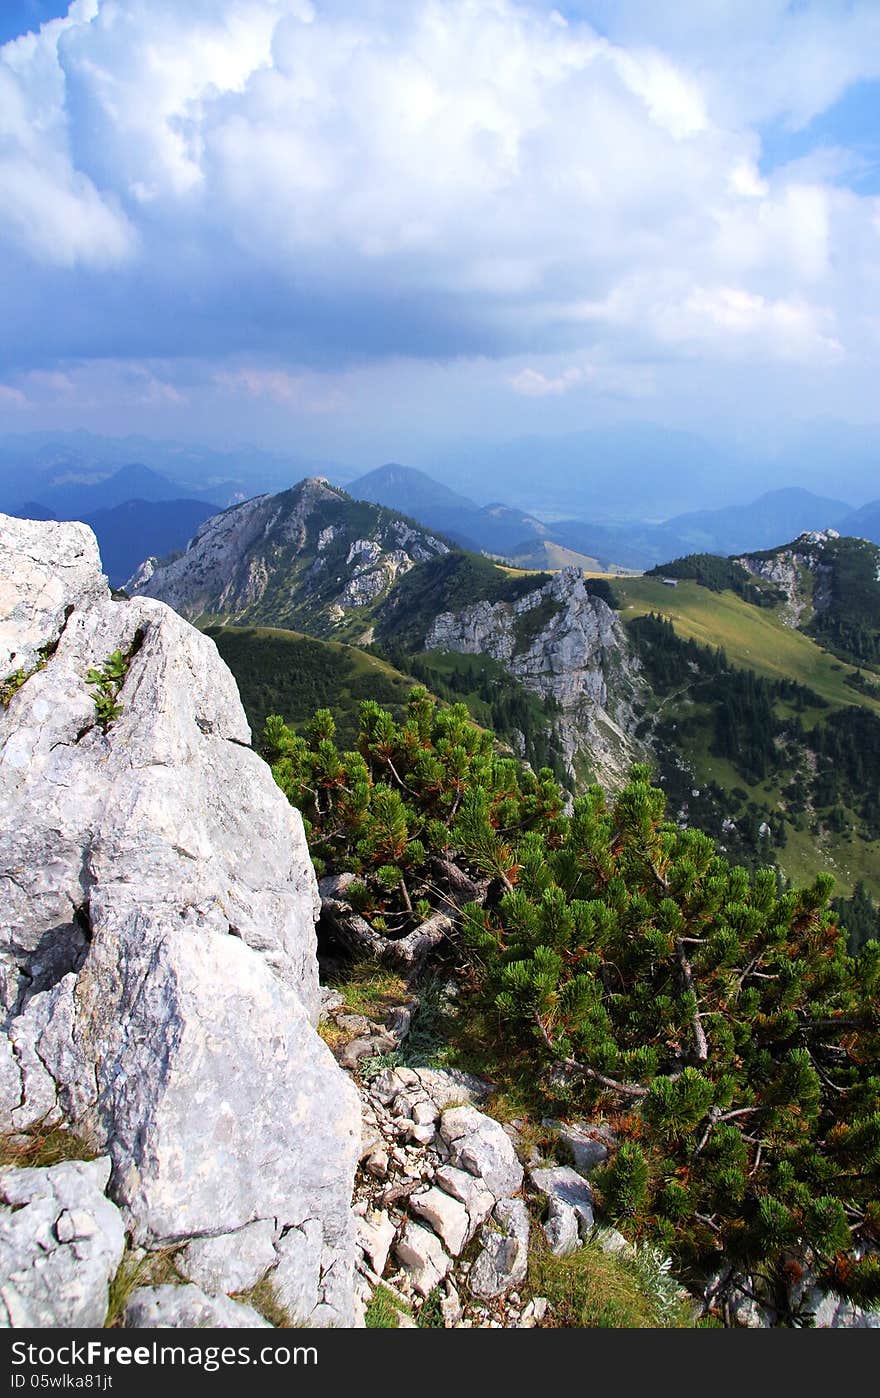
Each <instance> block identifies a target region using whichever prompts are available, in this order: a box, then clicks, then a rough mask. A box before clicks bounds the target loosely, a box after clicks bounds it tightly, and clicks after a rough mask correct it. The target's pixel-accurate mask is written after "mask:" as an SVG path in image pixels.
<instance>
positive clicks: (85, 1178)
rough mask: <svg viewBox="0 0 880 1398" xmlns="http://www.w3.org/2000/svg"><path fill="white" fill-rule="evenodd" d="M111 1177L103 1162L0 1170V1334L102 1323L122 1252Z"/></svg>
mask: <svg viewBox="0 0 880 1398" xmlns="http://www.w3.org/2000/svg"><path fill="white" fill-rule="evenodd" d="M109 1174H110V1161H109V1160H108V1159H106V1158H105V1159H101V1160H94V1161H91V1162H88V1163H87V1162H85V1161H65V1162H64V1163H62V1164H60V1165H53V1166H51V1167H50V1168H48V1169H34V1170H30V1169H26V1170H19V1169H12V1168H9V1169H5V1170H2V1171H0V1327H2V1328H9V1327H12V1328H15V1329H20V1328H23V1327H31V1326H34V1327H46V1326H48V1327H64V1328H73V1329H76V1328H80V1327H84V1328H93V1327H98V1326H102V1325H103V1324H104V1320H105V1317H106V1314H107V1295H108V1286H109V1283H110V1281H111V1279H112V1278H113V1276H114V1275H115V1273H116V1270H117V1268H118V1266H119V1263H120V1261H121V1260H122V1254H123V1250H124V1248H125V1230H124V1227H123V1222H122V1217H121V1215H120V1213H119V1210H118V1209H117V1208H116V1206H115V1205H114V1204H112V1203H111V1202H110V1200H109V1199H107V1198H106V1197H105V1195H104V1187H105V1185H106V1183H107V1179H108V1176H109Z"/></svg>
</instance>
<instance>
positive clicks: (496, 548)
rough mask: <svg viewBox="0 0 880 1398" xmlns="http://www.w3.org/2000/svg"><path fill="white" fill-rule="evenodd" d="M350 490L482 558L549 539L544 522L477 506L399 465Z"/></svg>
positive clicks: (379, 471) (358, 481) (500, 508)
mask: <svg viewBox="0 0 880 1398" xmlns="http://www.w3.org/2000/svg"><path fill="white" fill-rule="evenodd" d="M346 489H347V490H348V493H349V494H350V495H353V496H354V497H355V499H356V500H369V501H371V502H372V503H373V504H375V505H385V506H387V507H388V508H389V509H392V510H397V511H399V513H400V514H404V515H409V516H410V517H411V518H412V519H417V520H418V521H419V523H420V524H427V525H429V526H430V527H431V528H432V529H439V530H441V531H442V533H444V534H447V535H448V536H449V537H450V538H451V539H454V540H455V542H456V543H457V544H460V545H461V546H462V548H467V549H473V550H474V551H475V552H477V553H480V552H483V553H500V554H508V553H509V552H510V551H511V549H513V548H515V547H516V545H517V544H519V543H521V542H522V540H524V539H527V538H544V537H546V536H547V534H548V530H547V529H546V527H545V526H544V525H543V524H542V523H541V521H540V520H538V519H535V518H534V516H533V515H529V514H526V513H525V512H524V511H523V510H515V509H512V508H511V507H510V506H509V505H502V504H492V505H483V506H480V505H477V504H475V503H474V501H473V500H469V499H468V498H467V497H466V496H464V495H458V494H456V492H455V491H454V490H450V489H449V487H448V486H445V485H441V484H440V482H439V481H435V480H433V479H432V477H431V476H428V475H426V474H425V473H424V471H415V470H413V469H412V467H409V466H400V465H398V463H397V462H390V463H389V464H388V465H387V466H380V467H378V469H377V470H375V471H370V472H369V473H368V474H367V475H366V476H359V477H358V478H357V479H356V480H354V481H352V482H351V484H350V485H348V486H347V487H346Z"/></svg>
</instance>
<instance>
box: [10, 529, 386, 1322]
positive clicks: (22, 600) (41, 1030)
mask: <svg viewBox="0 0 880 1398" xmlns="http://www.w3.org/2000/svg"><path fill="white" fill-rule="evenodd" d="M0 613H2V620H0V665H2V670H0V678H6V677H10V676H11V677H12V679H11V681H9V680H7V684H6V686H5V688H4V692H3V699H4V705H3V707H2V708H0V809H2V810H3V812H4V819H3V824H2V829H0V892H2V897H0V1006H2V1013H3V1015H4V1017H5V1032H3V1033H0V1131H3V1132H10V1131H14V1132H21V1131H25V1130H27V1129H28V1128H32V1127H34V1126H36V1125H37V1124H38V1123H40V1124H42V1125H52V1124H60V1125H64V1126H67V1127H70V1128H72V1129H73V1130H75V1131H76V1132H77V1133H78V1134H81V1135H83V1136H84V1137H87V1138H88V1139H90V1140H91V1141H93V1142H95V1143H96V1145H97V1147H98V1148H99V1150H101V1151H103V1152H105V1153H106V1154H107V1155H108V1156H109V1158H110V1161H111V1162H112V1170H111V1174H110V1182H109V1185H108V1194H109V1196H110V1198H111V1199H112V1200H113V1201H114V1202H115V1204H116V1205H117V1206H118V1208H119V1209H120V1210H121V1213H122V1217H123V1220H124V1223H125V1226H126V1229H127V1231H128V1233H129V1236H130V1237H131V1238H132V1240H133V1241H134V1242H135V1243H136V1244H138V1245H141V1246H144V1247H146V1248H147V1249H154V1248H159V1247H162V1246H164V1245H167V1244H169V1243H175V1244H178V1243H182V1242H183V1243H186V1246H185V1247H184V1249H183V1251H182V1252H181V1253H179V1254H178V1259H179V1265H180V1270H181V1271H182V1272H183V1274H184V1275H186V1276H188V1277H190V1278H191V1280H192V1281H194V1282H196V1283H198V1284H200V1285H201V1286H203V1287H204V1288H205V1289H206V1291H208V1292H210V1293H211V1294H216V1295H217V1296H221V1297H222V1295H223V1293H227V1292H231V1291H233V1290H235V1291H240V1290H244V1289H247V1288H248V1287H249V1286H252V1285H254V1284H255V1283H256V1282H257V1281H259V1280H260V1279H261V1278H262V1277H263V1276H264V1275H265V1274H266V1273H267V1272H268V1273H270V1275H271V1278H272V1280H273V1283H274V1284H275V1287H276V1290H277V1292H278V1294H279V1298H280V1299H281V1301H282V1303H283V1304H285V1305H287V1306H288V1308H289V1309H290V1310H291V1312H292V1313H293V1314H294V1315H295V1316H296V1317H297V1318H299V1319H300V1320H303V1321H308V1322H309V1323H310V1324H327V1323H331V1324H351V1323H353V1320H354V1310H353V1306H354V1302H353V1279H352V1267H353V1255H354V1254H353V1241H352V1236H353V1235H352V1219H351V1214H350V1208H349V1205H350V1198H351V1188H352V1180H353V1174H354V1169H355V1165H356V1160H357V1154H358V1145H359V1104H358V1098H357V1094H356V1091H355V1089H354V1088H353V1086H352V1084H351V1083H350V1081H349V1080H348V1079H347V1078H346V1077H345V1075H344V1074H343V1073H342V1072H341V1070H340V1069H339V1068H338V1067H337V1065H336V1064H335V1062H334V1060H333V1058H332V1056H331V1055H330V1053H329V1051H328V1050H327V1048H326V1047H325V1045H324V1044H323V1042H322V1041H321V1039H320V1038H319V1036H318V1035H317V1033H316V1031H315V1028H314V1025H315V1024H316V1022H317V1014H318V983H317V964H316V959H315V933H314V918H315V915H316V911H317V908H318V896H317V888H316V884H315V878H314V872H313V869H312V865H311V861H310V859H309V855H308V850H307V847H306V843H305V838H304V834H303V829H302V822H301V819H300V816H299V814H298V813H297V812H295V811H293V810H292V809H291V808H290V806H289V805H288V803H287V801H286V800H285V799H284V797H283V796H282V794H281V793H280V791H278V789H277V788H276V786H275V783H274V782H273V780H272V776H271V773H270V772H269V769H268V768H267V767H266V766H265V765H264V764H263V763H262V762H261V760H260V759H259V758H258V757H257V756H256V754H255V753H254V752H253V751H252V750H251V749H250V747H249V743H250V732H249V729H248V726H247V723H246V720H245V716H244V712H243V710H242V708H241V704H240V702H239V698H238V693H237V690H236V688H235V683H234V681H233V679H232V676H231V675H230V673H229V671H228V670H227V669H226V667H225V665H224V664H223V663H222V661H221V660H220V658H219V656H218V654H217V651H216V648H215V646H214V644H213V642H212V641H210V640H209V639H208V638H207V637H205V636H202V635H200V634H199V633H198V632H197V631H194V630H193V629H192V627H190V626H189V625H188V623H187V622H186V621H184V620H182V619H181V618H180V617H179V616H177V615H176V614H175V613H174V612H172V611H171V610H170V609H169V608H168V607H166V606H164V605H163V604H162V603H160V602H157V601H153V600H149V599H146V598H138V599H135V600H133V601H116V600H112V599H111V597H110V593H109V590H108V588H107V586H106V582H105V580H104V578H103V577H102V576H101V569H100V560H99V557H98V550H97V545H96V542H95V539H94V536H93V535H92V534H91V531H90V530H88V529H87V528H86V527H85V526H83V525H78V524H55V523H35V522H31V521H24V520H12V519H8V518H7V517H5V516H0ZM117 651H119V652H122V655H123V657H124V660H123V662H122V671H123V675H122V677H121V688H119V692H118V695H117V696H116V700H115V703H116V705H117V713H116V716H115V717H111V718H110V720H109V721H108V722H107V723H106V724H103V723H102V722H101V721H100V718H99V715H98V712H97V708H96V703H95V693H96V687H95V685H94V684H91V685H90V684H89V682H88V672H89V670H90V669H92V668H95V667H97V668H98V669H99V670H100V669H101V668H102V667H103V666H104V665H105V663H106V662H107V660H108V658H109V657H110V656H111V655H112V654H113V653H114V652H117ZM7 1309H8V1308H7ZM13 1309H14V1308H13ZM25 1314H27V1311H26V1308H25ZM31 1323H39V1321H37V1322H33V1321H32V1322H31ZM56 1323H57V1322H56ZM230 1323H231V1322H230Z"/></svg>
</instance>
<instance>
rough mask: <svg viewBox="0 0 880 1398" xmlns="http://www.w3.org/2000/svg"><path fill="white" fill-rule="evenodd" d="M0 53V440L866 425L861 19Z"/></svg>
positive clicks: (383, 449)
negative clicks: (822, 421)
mask: <svg viewBox="0 0 880 1398" xmlns="http://www.w3.org/2000/svg"><path fill="white" fill-rule="evenodd" d="M59 16H60V17H59ZM16 35H19V36H20V37H15V36H16ZM0 43H3V45H4V46H3V47H2V48H0V128H2V139H0V298H2V300H0V308H2V316H3V335H2V338H0V431H28V430H32V429H35V428H43V427H54V426H59V427H61V426H63V427H72V426H86V427H90V428H92V429H93V430H99V431H100V430H105V431H109V432H119V431H124V430H131V431H143V432H148V433H151V434H153V435H157V436H158V435H164V436H178V437H192V438H202V439H205V440H210V441H213V442H217V443H219V442H222V441H224V440H229V441H234V440H244V439H248V440H253V441H257V442H262V443H265V444H267V445H282V444H284V445H288V444H296V445H298V446H300V447H303V448H307V449H310V450H314V451H320V452H322V453H323V454H326V455H345V456H347V457H348V458H350V459H358V458H359V459H360V460H362V461H363V462H364V464H375V463H376V462H377V461H379V460H382V459H385V458H387V457H398V458H403V459H407V460H418V459H419V457H420V455H421V454H422V453H423V452H425V451H427V450H433V449H434V447H435V446H436V444H438V443H442V442H443V441H444V440H454V439H455V438H457V437H459V436H466V435H485V436H487V437H499V438H500V437H510V436H513V435H516V434H518V433H543V432H554V433H555V432H562V431H571V430H573V429H576V428H579V427H582V426H589V425H590V424H592V423H595V422H604V421H608V420H614V419H616V418H620V417H622V418H637V419H644V420H649V421H653V422H662V423H668V424H671V425H676V426H690V427H694V428H696V429H698V430H701V431H710V432H712V433H713V434H715V435H718V436H724V435H727V434H730V435H738V436H745V437H749V436H750V435H751V434H755V435H758V434H764V433H766V432H768V431H769V432H784V431H785V430H787V429H788V428H789V427H790V426H794V425H796V424H798V423H800V422H802V421H803V420H805V419H808V418H811V417H813V416H834V417H838V418H841V419H845V420H848V421H851V422H865V421H872V420H873V421H876V420H880V394H878V392H877V382H878V367H880V365H878V360H880V3H878V0H789V3H786V2H785V0H676V3H675V4H661V3H658V0H582V2H581V3H572V4H559V5H556V6H553V5H550V4H543V3H537V0H536V3H532V4H525V3H523V4H515V3H512V0H314V3H312V0H74V3H73V4H71V5H70V6H69V9H68V7H67V6H66V5H64V4H58V3H55V4H53V3H51V0H45V2H42V0H4V3H3V5H2V18H0Z"/></svg>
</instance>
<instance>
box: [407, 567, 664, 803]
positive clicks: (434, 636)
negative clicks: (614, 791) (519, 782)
mask: <svg viewBox="0 0 880 1398" xmlns="http://www.w3.org/2000/svg"><path fill="white" fill-rule="evenodd" d="M533 618H535V620H534V621H533ZM424 648H425V650H453V651H460V652H462V653H464V654H467V655H490V656H492V658H493V659H494V660H497V661H499V662H500V663H501V664H502V665H504V667H505V668H506V669H507V670H508V671H509V673H510V674H511V675H513V676H514V678H515V679H518V680H520V681H521V683H522V684H523V685H524V686H525V687H526V689H530V690H532V692H533V693H536V694H538V695H539V696H540V697H541V698H543V699H549V698H552V699H554V700H556V702H557V703H558V704H559V705H560V706H561V709H562V713H561V716H559V717H557V719H556V720H555V721H554V728H555V731H556V736H557V738H558V739H559V741H560V743H561V745H562V748H563V751H564V753H565V756H566V759H567V761H568V762H569V763H573V762H574V760H575V758H576V757H577V755H578V753H579V752H583V753H584V754H585V755H586V756H587V757H588V758H589V759H590V760H591V761H592V763H593V765H594V768H595V770H596V771H597V772H598V773H599V774H600V775H601V776H602V777H603V778H604V779H606V780H610V781H612V782H615V781H616V782H619V781H620V780H621V779H622V778H623V777H625V775H626V772H627V771H628V769H629V766H630V764H631V763H632V761H633V760H634V757H635V756H636V755H637V753H636V748H635V746H634V744H633V741H632V738H631V737H630V736H629V734H630V732H631V730H632V728H633V727H634V724H633V723H632V712H631V703H632V699H633V697H634V696H635V693H636V690H637V689H638V688H639V686H640V680H639V676H638V669H637V666H636V665H635V663H634V661H633V658H632V656H631V654H630V651H629V647H628V645H627V642H626V637H625V634H624V631H623V628H622V626H621V623H620V620H619V618H618V617H617V616H616V615H615V613H614V612H613V610H612V609H611V608H610V607H609V606H608V605H607V604H606V603H605V602H604V601H602V600H601V599H600V598H597V597H593V596H591V595H590V593H589V592H588V590H587V586H586V582H585V580H584V577H583V574H582V573H581V572H580V570H579V569H577V568H564V569H562V571H561V572H559V573H557V574H556V575H555V577H554V578H552V579H551V581H550V582H548V583H545V584H544V585H543V586H542V587H540V588H536V589H535V591H534V592H529V593H526V594H525V595H524V596H523V597H519V598H517V599H516V600H515V601H513V602H494V603H493V602H476V603H474V604H473V605H471V606H469V607H465V608H464V609H463V610H462V611H461V612H456V613H453V612H443V613H441V615H440V616H438V617H436V618H435V620H434V622H433V623H432V625H431V627H430V629H429V631H428V634H427V636H426V637H425V642H424Z"/></svg>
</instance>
